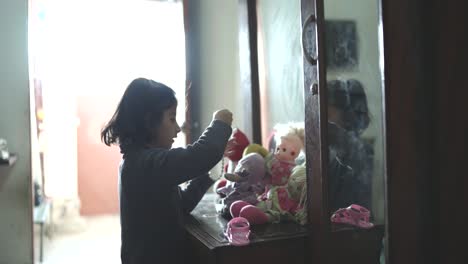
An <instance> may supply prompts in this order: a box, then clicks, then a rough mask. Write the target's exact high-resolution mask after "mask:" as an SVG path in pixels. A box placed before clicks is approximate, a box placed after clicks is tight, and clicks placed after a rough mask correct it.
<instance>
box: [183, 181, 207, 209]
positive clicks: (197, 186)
mask: <svg viewBox="0 0 468 264" xmlns="http://www.w3.org/2000/svg"><path fill="white" fill-rule="evenodd" d="M212 184H213V180H212V179H210V177H209V176H208V174H205V175H203V176H200V177H196V178H195V179H193V180H191V181H190V182H189V184H188V186H187V187H186V188H185V189H181V190H180V195H181V199H182V209H183V211H184V213H186V214H188V213H190V212H191V211H192V210H193V209H194V208H195V207H196V206H197V204H198V203H199V202H200V200H201V199H202V198H203V195H205V193H206V191H207V190H208V188H210V186H211V185H212Z"/></svg>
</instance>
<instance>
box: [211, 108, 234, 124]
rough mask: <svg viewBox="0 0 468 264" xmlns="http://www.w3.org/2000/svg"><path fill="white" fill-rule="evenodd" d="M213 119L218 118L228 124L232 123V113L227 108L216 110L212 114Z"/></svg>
mask: <svg viewBox="0 0 468 264" xmlns="http://www.w3.org/2000/svg"><path fill="white" fill-rule="evenodd" d="M213 119H214V120H220V121H223V122H224V123H226V124H228V125H232V113H231V111H229V110H227V109H222V110H218V111H216V112H215V113H214V114H213Z"/></svg>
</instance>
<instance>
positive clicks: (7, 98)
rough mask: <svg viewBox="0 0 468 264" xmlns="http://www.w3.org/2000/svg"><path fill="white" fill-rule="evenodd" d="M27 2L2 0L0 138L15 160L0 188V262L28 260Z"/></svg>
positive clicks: (29, 175)
mask: <svg viewBox="0 0 468 264" xmlns="http://www.w3.org/2000/svg"><path fill="white" fill-rule="evenodd" d="M27 14H28V1H27V0H16V1H1V2H0V39H1V41H0V137H2V138H5V139H7V140H8V145H9V149H10V151H12V152H15V153H18V155H19V159H18V162H17V163H16V164H15V166H14V167H13V168H11V169H10V170H7V169H4V168H2V169H0V171H1V172H0V173H2V174H3V173H8V174H9V176H8V179H7V181H6V182H5V183H4V185H3V188H2V189H1V190H0V263H2V264H3V263H5V264H23V263H32V259H33V257H32V224H31V223H32V222H31V219H32V212H31V209H30V208H31V206H32V197H31V187H30V186H31V143H30V102H29V80H28V79H29V77H28V50H27V26H28V25H27V22H28V20H27Z"/></svg>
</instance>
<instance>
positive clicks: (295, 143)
mask: <svg viewBox="0 0 468 264" xmlns="http://www.w3.org/2000/svg"><path fill="white" fill-rule="evenodd" d="M301 146H302V143H301V141H300V139H299V138H297V137H290V136H288V137H282V138H281V142H280V144H279V145H278V146H277V147H276V151H275V156H276V158H277V159H279V160H283V161H290V162H294V160H295V159H296V158H297V156H298V155H299V152H300V151H301Z"/></svg>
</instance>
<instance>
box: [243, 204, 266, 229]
mask: <svg viewBox="0 0 468 264" xmlns="http://www.w3.org/2000/svg"><path fill="white" fill-rule="evenodd" d="M239 216H240V217H244V218H245V219H247V220H248V221H249V222H250V223H251V224H252V225H261V224H265V223H267V222H268V215H266V214H265V212H263V211H262V210H260V209H259V208H258V207H255V206H253V205H247V206H245V207H244V208H242V210H241V211H240V213H239Z"/></svg>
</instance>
